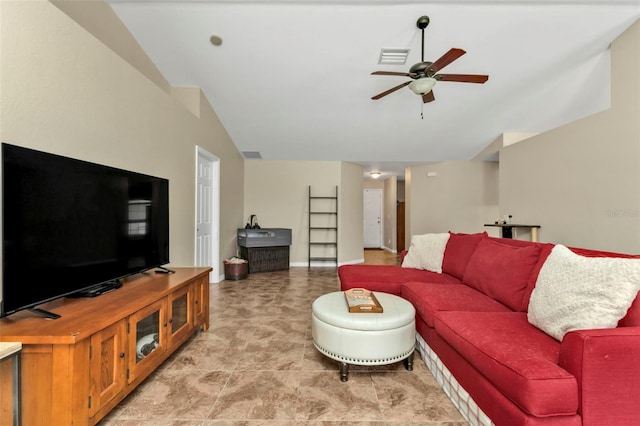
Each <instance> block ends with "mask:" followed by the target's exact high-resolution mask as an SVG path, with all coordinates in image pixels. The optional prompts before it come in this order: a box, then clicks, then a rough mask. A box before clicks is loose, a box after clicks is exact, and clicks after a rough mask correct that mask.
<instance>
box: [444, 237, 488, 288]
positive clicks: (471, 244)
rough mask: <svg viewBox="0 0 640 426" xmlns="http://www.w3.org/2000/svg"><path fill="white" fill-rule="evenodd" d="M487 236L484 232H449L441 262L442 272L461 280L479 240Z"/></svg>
mask: <svg viewBox="0 0 640 426" xmlns="http://www.w3.org/2000/svg"><path fill="white" fill-rule="evenodd" d="M487 236H488V234H487V233H486V232H481V233H478V234H456V233H454V232H451V231H449V241H447V246H446V248H445V250H444V259H443V260H442V272H444V273H446V274H449V275H453V276H454V277H456V278H460V279H462V277H464V271H465V270H466V269H467V264H468V263H469V259H470V258H471V255H472V254H473V252H474V251H476V248H477V247H478V243H479V242H480V240H482V239H483V238H486V237H487Z"/></svg>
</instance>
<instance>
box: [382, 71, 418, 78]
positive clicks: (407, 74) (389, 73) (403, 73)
mask: <svg viewBox="0 0 640 426" xmlns="http://www.w3.org/2000/svg"><path fill="white" fill-rule="evenodd" d="M371 75H399V76H402V77H414V76H415V74H413V73H410V72H395V71H374V72H372V73H371Z"/></svg>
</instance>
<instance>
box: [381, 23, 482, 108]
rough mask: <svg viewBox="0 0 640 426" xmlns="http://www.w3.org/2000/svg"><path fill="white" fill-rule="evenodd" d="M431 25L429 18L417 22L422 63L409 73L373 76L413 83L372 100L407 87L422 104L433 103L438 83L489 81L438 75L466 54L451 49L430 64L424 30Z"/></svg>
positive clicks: (476, 76) (392, 72) (462, 76)
mask: <svg viewBox="0 0 640 426" xmlns="http://www.w3.org/2000/svg"><path fill="white" fill-rule="evenodd" d="M428 25H429V17H428V16H421V17H420V18H418V21H417V22H416V26H417V27H418V28H419V29H420V31H422V56H421V61H420V62H418V63H417V64H414V65H413V66H412V67H411V68H410V69H409V72H395V71H374V72H372V73H371V74H373V75H394V76H402V77H409V78H411V79H412V80H413V81H407V82H405V83H402V84H399V85H397V86H395V87H392V88H391V89H388V90H385V91H384V92H382V93H378V94H377V95H375V96H373V97H372V98H371V99H373V100H378V99H380V98H382V97H384V96H387V95H389V94H391V93H393V92H395V91H396V90H400V89H402V88H403V87H405V86H409V89H411V91H412V92H413V93H415V94H416V95H420V96H422V102H423V103H427V102H432V101H434V100H435V96H434V94H433V87H434V86H435V85H436V83H437V82H438V81H454V82H459V83H479V84H482V83H485V82H486V81H487V80H488V79H489V76H488V75H478V74H438V72H439V71H440V70H442V69H443V68H444V67H446V66H447V65H449V64H450V63H451V62H453V61H455V60H456V59H458V58H459V57H461V56H462V55H464V54H465V53H467V52H465V51H464V50H462V49H458V48H455V47H454V48H451V49H449V51H448V52H446V53H445V54H444V55H442V56H441V57H440V58H438V59H437V60H436V61H435V62H429V61H425V60H424V29H425V28H426V27H427V26H428Z"/></svg>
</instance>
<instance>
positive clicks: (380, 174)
mask: <svg viewBox="0 0 640 426" xmlns="http://www.w3.org/2000/svg"><path fill="white" fill-rule="evenodd" d="M380 176H382V173H380V172H371V177H372V178H374V179H378V178H379V177H380Z"/></svg>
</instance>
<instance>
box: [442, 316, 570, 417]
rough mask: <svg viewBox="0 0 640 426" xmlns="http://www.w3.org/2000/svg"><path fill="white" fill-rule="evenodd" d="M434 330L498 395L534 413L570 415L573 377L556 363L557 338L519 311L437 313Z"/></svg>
mask: <svg viewBox="0 0 640 426" xmlns="http://www.w3.org/2000/svg"><path fill="white" fill-rule="evenodd" d="M434 323H435V328H436V332H437V333H438V335H439V336H440V337H442V338H443V339H444V340H445V341H446V342H447V343H448V344H450V345H451V346H452V347H453V348H454V349H455V350H456V351H457V352H458V353H459V354H460V355H461V356H462V357H463V358H465V359H466V360H468V361H469V362H470V363H471V364H472V365H473V366H474V367H475V368H476V369H477V370H478V371H479V372H480V374H482V375H483V376H484V377H486V378H487V379H488V380H490V381H491V382H492V383H493V384H494V385H495V386H496V388H497V389H498V390H500V392H501V393H502V394H504V395H505V396H506V397H507V398H509V399H510V400H511V401H513V402H514V403H515V404H517V405H518V406H519V407H520V408H522V410H523V411H525V412H527V413H529V414H531V415H533V416H537V417H546V416H557V415H574V414H576V413H577V410H578V385H577V382H576V379H575V377H574V376H573V375H572V374H570V373H569V372H567V371H566V370H564V369H563V368H561V367H560V366H558V359H559V352H560V342H558V341H557V340H555V339H554V338H552V337H550V336H548V335H546V334H545V333H543V332H542V331H540V330H538V329H537V328H535V327H532V326H531V325H530V324H529V322H528V321H527V315H526V314H525V313H523V312H457V311H448V312H446V311H440V312H437V313H435V317H434Z"/></svg>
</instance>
